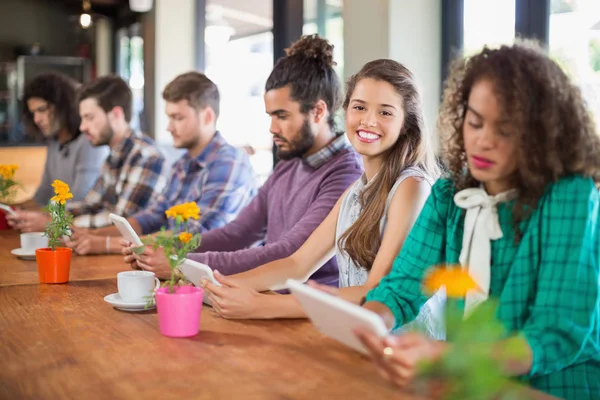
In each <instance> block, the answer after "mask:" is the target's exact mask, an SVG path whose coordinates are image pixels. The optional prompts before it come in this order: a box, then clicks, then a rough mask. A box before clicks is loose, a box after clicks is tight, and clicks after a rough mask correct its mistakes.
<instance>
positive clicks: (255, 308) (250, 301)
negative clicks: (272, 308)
mask: <svg viewBox="0 0 600 400" xmlns="http://www.w3.org/2000/svg"><path fill="white" fill-rule="evenodd" d="M214 275H215V279H216V280H217V281H218V282H219V283H220V284H221V286H219V285H215V284H214V283H211V282H209V281H207V280H206V279H203V280H202V281H201V285H202V287H203V288H204V290H205V294H206V295H207V296H208V297H209V299H210V301H211V303H212V306H213V308H214V310H215V311H216V312H217V313H219V315H221V316H222V317H223V318H228V319H244V318H248V319H250V318H260V315H261V311H262V300H263V299H264V297H267V296H268V295H264V294H260V293H259V292H257V291H256V290H254V289H250V288H248V287H245V286H242V285H240V284H238V283H236V282H235V281H234V280H233V279H231V278H229V277H226V276H223V275H221V274H220V273H219V272H218V271H214Z"/></svg>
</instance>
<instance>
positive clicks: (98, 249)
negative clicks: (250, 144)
mask: <svg viewBox="0 0 600 400" xmlns="http://www.w3.org/2000/svg"><path fill="white" fill-rule="evenodd" d="M163 98H164V99H165V100H166V103H167V104H166V113H167V115H168V117H169V125H168V128H167V129H168V130H169V132H171V135H172V136H173V142H174V146H175V147H176V148H183V149H187V152H186V154H184V155H183V157H181V158H180V159H179V160H178V161H177V162H176V163H175V164H174V165H173V170H172V172H171V176H170V178H169V181H168V183H167V186H166V188H165V190H163V191H162V193H161V194H160V195H159V196H157V197H156V198H155V199H154V200H153V201H152V202H151V203H150V204H149V206H148V207H146V208H145V209H143V210H140V211H139V212H136V213H135V214H133V215H131V216H129V218H128V221H129V223H130V224H131V226H132V227H133V229H134V230H135V231H136V232H137V233H138V234H149V233H153V232H157V231H159V230H160V228H161V227H163V226H165V227H167V228H168V229H172V228H174V226H172V224H173V222H172V221H168V220H167V218H166V216H165V211H166V210H167V209H169V208H170V207H172V206H174V205H176V204H180V203H187V202H192V201H193V202H195V203H197V204H198V207H199V208H200V211H201V216H200V219H199V220H192V221H190V226H189V228H190V230H191V231H193V232H205V231H208V230H211V229H214V228H219V227H221V226H224V225H225V224H227V223H228V222H230V221H232V220H233V219H235V217H236V216H237V214H238V213H239V212H240V211H241V210H242V209H243V208H244V207H245V206H246V205H247V204H248V203H249V202H250V200H251V199H252V198H253V197H254V195H255V194H256V190H257V182H256V180H255V177H254V172H253V169H252V166H251V164H250V160H249V157H248V155H247V154H246V153H245V152H244V151H243V150H240V149H237V148H235V147H233V146H231V145H229V144H228V143H227V142H226V141H225V139H224V138H223V136H221V134H220V133H219V132H218V131H217V130H216V121H217V118H218V116H219V102H220V96H219V91H218V89H217V86H216V85H215V84H214V83H213V82H212V81H211V80H210V79H208V78H207V77H206V76H205V75H203V74H201V73H198V72H188V73H185V74H182V75H180V76H178V77H177V78H175V79H174V80H173V81H172V82H171V83H169V84H168V85H167V87H166V88H165V90H164V91H163ZM113 236H120V233H119V231H118V230H117V228H116V227H115V226H107V227H105V228H101V229H97V230H95V231H93V232H92V233H87V234H86V235H85V236H83V237H82V238H80V239H78V242H79V244H78V245H77V246H76V247H75V250H76V252H77V253H78V254H90V253H105V252H106V253H112V252H114V253H120V246H119V243H118V240H112V239H111V237H113ZM115 239H116V238H115Z"/></svg>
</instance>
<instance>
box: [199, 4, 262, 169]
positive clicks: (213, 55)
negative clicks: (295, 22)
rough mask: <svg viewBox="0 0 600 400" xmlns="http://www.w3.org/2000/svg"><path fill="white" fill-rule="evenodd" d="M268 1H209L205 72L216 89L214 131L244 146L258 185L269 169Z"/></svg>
mask: <svg viewBox="0 0 600 400" xmlns="http://www.w3.org/2000/svg"><path fill="white" fill-rule="evenodd" d="M272 28H273V18H272V4H271V2H264V1H260V2H256V1H251V2H248V1H237V2H236V1H228V2H222V1H217V0H208V1H207V7H206V29H205V32H204V34H205V43H206V69H205V73H206V76H208V77H209V78H210V79H211V80H212V81H213V82H215V84H216V85H217V86H218V87H219V92H220V94H221V110H220V115H219V121H218V122H217V125H218V129H219V131H220V132H221V133H222V135H223V137H225V139H226V140H227V141H228V142H229V143H230V144H231V145H233V146H237V147H243V148H245V149H246V151H248V153H249V154H250V161H251V163H252V166H253V168H254V170H255V171H256V173H257V174H258V175H259V177H260V179H261V180H262V181H264V180H266V178H267V177H268V176H269V174H270V173H271V171H272V169H273V153H272V147H273V141H272V138H271V134H270V133H269V124H270V121H269V117H268V115H267V114H266V113H265V104H264V99H263V94H264V88H265V82H266V81H267V78H268V76H269V74H270V73H271V70H272V69H273V34H272V32H271V30H272Z"/></svg>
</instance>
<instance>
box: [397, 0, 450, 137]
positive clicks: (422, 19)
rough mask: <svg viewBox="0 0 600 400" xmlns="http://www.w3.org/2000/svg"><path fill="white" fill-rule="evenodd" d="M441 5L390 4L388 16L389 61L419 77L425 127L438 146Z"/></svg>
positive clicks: (400, 0) (410, 0)
mask: <svg viewBox="0 0 600 400" xmlns="http://www.w3.org/2000/svg"><path fill="white" fill-rule="evenodd" d="M442 1H443V0H442ZM442 1H440V0H418V1H414V0H391V1H390V14H389V18H390V22H389V27H390V29H389V36H390V38H389V43H390V50H389V57H390V58H392V59H394V60H396V61H398V62H400V63H402V64H403V65H404V66H405V67H407V68H408V69H409V70H411V72H412V73H413V74H414V75H415V76H416V78H417V80H418V82H419V85H420V88H421V95H422V96H423V108H424V113H425V123H426V124H427V128H428V130H429V132H430V134H432V135H433V137H434V143H436V145H437V143H438V140H437V137H438V135H437V134H436V121H437V116H438V111H439V105H440V102H441V98H442V95H441V91H442V82H441V79H442V69H441V65H442Z"/></svg>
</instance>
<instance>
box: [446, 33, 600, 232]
mask: <svg viewBox="0 0 600 400" xmlns="http://www.w3.org/2000/svg"><path fill="white" fill-rule="evenodd" d="M481 79H490V80H491V81H492V83H493V85H494V89H495V93H496V95H497V97H498V102H499V104H500V105H501V110H500V112H501V115H502V116H503V117H504V118H506V119H508V120H510V121H511V125H512V128H513V129H512V130H513V131H514V133H515V135H516V140H517V146H516V148H517V158H518V161H517V165H518V168H517V172H516V173H515V176H514V180H515V188H516V189H518V191H519V197H518V199H517V200H516V202H515V204H514V208H513V215H514V220H513V223H514V227H515V232H516V238H517V240H519V239H520V232H519V228H518V227H519V224H520V222H521V221H523V220H524V219H526V218H527V216H528V215H529V214H528V212H531V211H533V210H534V209H535V208H536V206H537V204H538V202H539V200H540V198H541V197H542V195H543V194H544V191H545V189H546V187H547V186H548V185H549V184H550V183H551V182H555V181H557V180H558V179H559V178H561V177H564V176H566V175H571V174H579V175H583V176H587V177H591V178H593V179H594V181H595V182H598V181H600V138H599V136H598V133H597V132H596V129H595V126H594V123H593V120H592V118H591V116H590V113H589V111H588V110H587V108H586V104H585V102H584V100H583V98H582V96H581V92H580V90H579V89H578V88H577V87H576V86H575V85H574V84H573V83H572V82H571V81H570V79H569V78H568V77H567V75H566V74H565V73H564V72H563V70H562V69H561V68H560V67H559V66H558V65H557V64H556V63H555V62H554V61H552V60H551V59H550V58H549V57H548V56H547V55H546V53H545V52H544V51H543V50H542V49H541V47H540V46H539V45H538V44H537V43H536V42H533V41H524V40H518V41H517V42H516V43H515V44H513V45H511V46H501V47H500V48H497V49H491V48H488V47H485V48H484V49H483V50H482V51H481V52H480V53H478V54H476V55H474V56H472V57H468V58H465V59H462V60H457V61H456V62H455V63H454V64H453V66H452V68H451V72H450V76H449V78H448V80H447V81H446V84H445V90H444V101H443V105H442V108H441V111H440V117H439V121H438V128H439V130H440V133H441V135H442V138H443V145H444V153H445V162H446V165H447V167H448V169H449V178H450V179H451V180H452V181H453V183H454V185H455V187H456V189H457V190H462V189H465V188H468V187H474V186H477V185H479V182H477V181H476V180H475V178H473V176H472V175H471V174H470V172H469V169H468V166H467V157H466V154H465V146H464V141H463V133H462V130H463V123H464V117H465V114H466V110H467V104H468V100H469V94H470V92H471V89H472V88H473V86H474V84H475V83H477V82H478V81H479V80H481Z"/></svg>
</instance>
